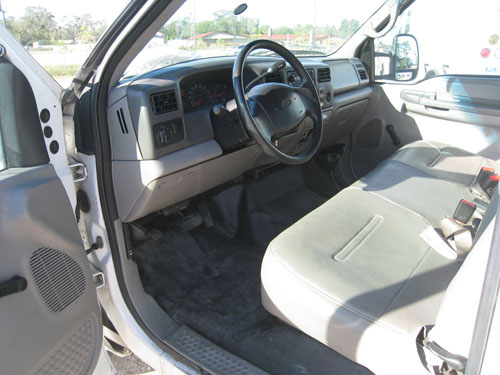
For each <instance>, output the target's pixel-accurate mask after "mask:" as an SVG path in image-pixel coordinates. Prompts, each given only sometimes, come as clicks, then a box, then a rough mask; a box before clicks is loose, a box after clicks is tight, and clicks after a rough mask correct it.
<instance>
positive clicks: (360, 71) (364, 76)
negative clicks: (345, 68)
mask: <svg viewBox="0 0 500 375" xmlns="http://www.w3.org/2000/svg"><path fill="white" fill-rule="evenodd" d="M356 70H357V71H358V74H359V79H360V80H361V81H367V80H368V73H367V72H366V69H365V66H364V65H363V64H356Z"/></svg>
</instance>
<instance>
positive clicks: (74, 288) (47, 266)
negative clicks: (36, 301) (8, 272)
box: [30, 247, 86, 313]
mask: <svg viewBox="0 0 500 375" xmlns="http://www.w3.org/2000/svg"><path fill="white" fill-rule="evenodd" d="M30 266H31V272H32V274H33V279H34V280H35V284H36V287H37V288H38V291H39V292H40V295H41V296H42V299H43V301H44V302H45V304H46V305H47V307H48V308H49V310H50V311H52V312H53V313H59V312H61V311H63V310H64V309H65V308H66V307H68V306H69V305H70V304H71V303H72V302H73V301H75V300H76V299H77V298H78V297H80V296H81V295H82V294H83V292H84V291H85V287H86V285H85V284H86V283H85V274H84V273H83V270H82V267H81V266H80V265H79V264H78V263H77V262H76V261H75V260H74V259H73V258H72V257H70V256H69V255H67V254H64V253H63V252H61V251H59V250H56V249H52V248H49V247H42V248H40V249H38V250H35V251H34V252H33V254H32V255H31V258H30Z"/></svg>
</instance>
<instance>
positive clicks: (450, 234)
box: [439, 217, 473, 257]
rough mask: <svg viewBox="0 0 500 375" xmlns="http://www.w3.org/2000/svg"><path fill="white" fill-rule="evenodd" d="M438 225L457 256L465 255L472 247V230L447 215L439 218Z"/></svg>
mask: <svg viewBox="0 0 500 375" xmlns="http://www.w3.org/2000/svg"><path fill="white" fill-rule="evenodd" d="M439 226H440V227H441V230H442V231H443V235H444V237H445V238H446V241H448V243H449V244H450V246H451V247H452V248H453V249H454V250H455V251H456V252H457V254H458V256H459V257H463V256H465V255H467V253H468V252H469V251H470V249H471V248H472V242H473V237H472V232H471V231H470V230H469V229H467V228H466V227H464V226H462V225H460V224H458V223H457V222H456V221H455V220H453V219H450V218H448V217H447V218H444V219H443V220H441V222H440V223H439Z"/></svg>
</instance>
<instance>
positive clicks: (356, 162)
mask: <svg viewBox="0 0 500 375" xmlns="http://www.w3.org/2000/svg"><path fill="white" fill-rule="evenodd" d="M387 86H388V85H373V95H372V100H371V103H370V107H369V108H368V110H367V111H366V113H365V115H364V116H363V119H362V120H361V121H360V123H359V125H358V126H357V127H356V129H354V131H353V134H352V141H351V143H352V152H351V166H352V169H353V172H354V174H355V178H356V179H357V178H360V177H362V176H364V175H365V174H366V173H368V172H369V171H371V170H372V169H373V168H375V167H376V166H377V164H378V163H380V162H381V161H382V160H384V159H386V158H388V157H389V156H391V155H392V154H393V153H394V152H396V150H397V149H398V148H399V147H401V146H402V145H405V144H407V143H411V142H413V141H416V140H419V139H421V134H420V131H419V128H418V126H417V124H416V122H415V120H414V118H413V117H411V116H409V115H408V114H407V113H405V112H404V111H402V103H401V102H400V100H399V98H398V97H396V99H397V100H395V101H393V100H391V99H392V98H393V95H390V94H389V95H388V94H387V93H386V88H387ZM391 86H397V85H391ZM399 87H401V86H399ZM390 126H392V127H393V129H394V131H395V134H396V135H397V138H398V140H399V143H398V144H395V142H394V140H393V139H392V138H391V135H390V134H389V132H388V131H387V129H388V127H390Z"/></svg>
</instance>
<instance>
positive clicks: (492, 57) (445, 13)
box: [375, 0, 500, 82]
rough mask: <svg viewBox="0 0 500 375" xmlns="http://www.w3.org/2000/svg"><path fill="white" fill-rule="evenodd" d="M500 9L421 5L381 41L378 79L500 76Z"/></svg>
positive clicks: (447, 0) (446, 2)
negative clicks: (453, 75) (448, 75)
mask: <svg viewBox="0 0 500 375" xmlns="http://www.w3.org/2000/svg"><path fill="white" fill-rule="evenodd" d="M499 36H500V7H499V6H498V4H497V3H495V2H492V1H487V0H478V1H476V2H473V3H472V2H457V1H454V0H441V1H430V0H423V1H416V2H415V3H413V5H411V6H410V7H409V8H408V9H406V10H405V12H403V14H401V16H400V17H399V19H398V22H397V23H396V25H395V26H394V28H393V29H392V30H391V32H389V33H388V34H387V35H385V36H383V37H381V38H378V39H376V40H375V79H376V80H377V81H399V82H404V81H414V80H422V79H426V78H431V77H435V76H440V75H446V74H461V75H500V40H499Z"/></svg>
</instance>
